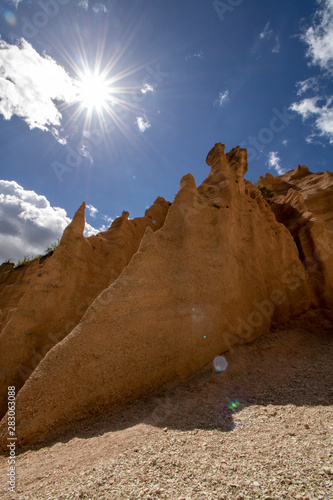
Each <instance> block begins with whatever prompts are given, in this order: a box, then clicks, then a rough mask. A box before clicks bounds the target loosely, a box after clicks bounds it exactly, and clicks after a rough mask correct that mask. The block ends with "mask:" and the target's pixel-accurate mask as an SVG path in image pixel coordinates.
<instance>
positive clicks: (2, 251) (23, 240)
mask: <svg viewBox="0 0 333 500" xmlns="http://www.w3.org/2000/svg"><path fill="white" fill-rule="evenodd" d="M88 207H92V205H88ZM88 207H87V208H88ZM92 208H93V209H94V210H96V209H95V207H92ZM70 222H71V219H70V218H69V217H68V216H67V213H66V210H64V209H63V208H60V207H52V206H51V205H50V202H49V201H48V199H47V198H46V197H45V196H42V195H39V194H37V193H35V191H30V190H26V189H24V188H23V187H22V186H20V185H19V184H17V182H15V181H5V180H0V263H1V262H3V261H5V260H8V259H11V260H12V261H13V262H17V261H18V260H19V259H22V258H23V256H24V255H28V256H30V257H31V256H34V255H39V254H44V252H45V250H46V248H47V247H48V246H49V245H50V244H51V243H53V242H54V241H56V240H57V239H58V238H61V236H62V233H63V231H64V229H65V228H66V227H67V226H68V224H69V223H70ZM98 232H99V230H98V229H96V228H94V227H93V226H91V225H90V224H87V223H86V226H85V231H84V235H85V236H91V235H92V234H97V233H98Z"/></svg>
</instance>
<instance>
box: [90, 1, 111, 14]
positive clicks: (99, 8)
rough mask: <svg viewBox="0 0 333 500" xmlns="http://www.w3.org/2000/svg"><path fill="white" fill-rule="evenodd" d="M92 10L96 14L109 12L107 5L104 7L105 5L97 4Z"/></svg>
mask: <svg viewBox="0 0 333 500" xmlns="http://www.w3.org/2000/svg"><path fill="white" fill-rule="evenodd" d="M92 10H93V12H95V14H106V13H107V12H109V11H108V9H107V8H106V5H104V4H103V3H95V4H94V6H93V8H92Z"/></svg>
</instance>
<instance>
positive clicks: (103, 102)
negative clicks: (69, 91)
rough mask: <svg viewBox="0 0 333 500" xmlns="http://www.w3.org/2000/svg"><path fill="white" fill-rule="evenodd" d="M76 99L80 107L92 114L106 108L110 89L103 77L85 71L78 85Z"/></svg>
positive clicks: (109, 97)
mask: <svg viewBox="0 0 333 500" xmlns="http://www.w3.org/2000/svg"><path fill="white" fill-rule="evenodd" d="M78 86H79V90H78V99H79V101H80V102H81V105H82V106H83V107H85V108H87V109H88V111H90V112H92V111H93V110H94V109H95V110H96V111H101V110H102V109H103V108H106V107H107V105H108V103H109V101H110V100H111V95H110V94H111V87H110V84H109V82H108V81H107V80H106V79H105V78H104V76H103V75H101V74H98V73H91V72H89V71H87V72H86V73H85V74H84V75H82V77H81V79H80V82H79V84H78Z"/></svg>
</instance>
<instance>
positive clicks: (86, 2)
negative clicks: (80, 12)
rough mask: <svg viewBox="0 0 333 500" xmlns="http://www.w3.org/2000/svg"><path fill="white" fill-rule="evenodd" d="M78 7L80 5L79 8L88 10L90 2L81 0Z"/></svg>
mask: <svg viewBox="0 0 333 500" xmlns="http://www.w3.org/2000/svg"><path fill="white" fill-rule="evenodd" d="M77 5H78V7H81V8H82V9H84V10H88V7H89V2H88V0H79V2H78V4H77Z"/></svg>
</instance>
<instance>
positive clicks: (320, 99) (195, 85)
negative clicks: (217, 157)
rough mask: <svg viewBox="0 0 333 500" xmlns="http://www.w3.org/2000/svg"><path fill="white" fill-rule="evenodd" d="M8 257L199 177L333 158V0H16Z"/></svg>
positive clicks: (8, 82) (8, 57) (324, 165)
mask: <svg viewBox="0 0 333 500" xmlns="http://www.w3.org/2000/svg"><path fill="white" fill-rule="evenodd" d="M0 9H1V10H0V35H1V39H0V148H1V163H0V169H1V172H0V179H1V180H0V261H3V260H6V259H10V258H11V259H12V260H13V261H16V260H17V259H18V258H21V257H22V256H23V255H26V254H29V255H34V254H38V253H43V251H44V250H45V248H46V247H47V246H48V245H49V244H50V243H52V242H53V241H54V240H55V239H56V238H58V237H59V236H60V235H61V233H62V231H63V229H64V227H65V226H66V225H67V224H68V223H69V221H70V220H71V218H72V216H73V214H74V212H75V210H77V208H78V207H79V206H80V205H81V203H82V201H85V202H86V203H87V205H88V209H87V211H86V216H87V227H86V234H87V235H89V234H93V233H94V232H96V231H98V230H105V229H107V227H109V225H110V223H111V221H112V220H113V219H114V218H115V217H116V216H119V215H120V214H121V212H122V211H123V210H128V211H129V212H130V217H137V216H141V215H143V214H144V211H145V209H146V207H148V206H150V205H151V204H152V203H153V202H154V200H155V198H156V197H157V196H164V197H165V198H166V199H167V200H169V201H173V198H174V196H175V194H176V192H177V191H178V189H179V181H180V179H181V177H182V176H183V175H185V174H186V173H188V172H191V173H192V174H193V175H194V176H195V178H196V181H197V183H198V184H199V183H200V182H201V181H202V180H203V179H204V178H205V177H206V176H207V175H208V167H207V165H206V163H205V159H206V155H207V153H208V152H209V150H210V149H211V148H212V147H213V146H214V144H215V143H216V142H222V143H225V144H226V149H227V150H230V149H232V148H233V147H235V146H237V145H241V146H243V147H246V148H247V149H248V160H249V171H248V173H247V175H246V177H247V178H248V179H249V180H251V181H252V182H256V180H257V179H258V177H259V176H260V175H264V174H265V172H267V171H270V172H271V173H273V174H274V175H278V174H281V173H283V172H284V171H288V170H291V169H294V168H296V167H297V165H298V163H300V164H305V165H306V166H308V167H309V169H310V170H311V171H313V172H318V171H324V170H332V157H333V155H332V145H333V106H332V105H333V85H332V83H331V82H332V71H333V0H322V1H314V0H302V1H300V0H270V1H269V2H262V1H259V0H251V1H249V0H221V1H211V0H209V1H208V0H180V1H173V0H107V1H95V0H45V1H43V0H39V1H35V0H20V1H18V0H1V1H0Z"/></svg>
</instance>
